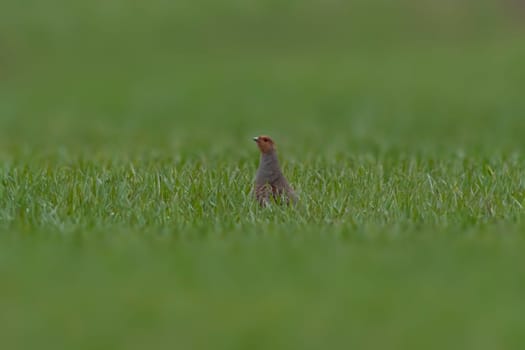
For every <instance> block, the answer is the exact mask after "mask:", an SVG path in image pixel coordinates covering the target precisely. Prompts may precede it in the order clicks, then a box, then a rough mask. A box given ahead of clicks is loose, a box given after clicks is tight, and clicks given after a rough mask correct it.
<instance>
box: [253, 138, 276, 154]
mask: <svg viewBox="0 0 525 350" xmlns="http://www.w3.org/2000/svg"><path fill="white" fill-rule="evenodd" d="M254 141H255V142H257V146H258V147H259V149H260V150H261V152H262V153H270V152H271V151H273V150H274V149H275V144H274V143H273V140H272V138H271V137H269V136H265V135H262V136H259V137H256V138H254Z"/></svg>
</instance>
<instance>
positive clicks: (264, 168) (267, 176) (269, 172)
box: [256, 151, 281, 182]
mask: <svg viewBox="0 0 525 350" xmlns="http://www.w3.org/2000/svg"><path fill="white" fill-rule="evenodd" d="M280 174H281V168H280V166H279V160H278V159H277V152H275V151H272V152H270V153H263V154H262V155H261V161H260V163H259V170H258V171H257V178H256V181H257V182H272V181H274V180H275V179H277V178H279V176H280Z"/></svg>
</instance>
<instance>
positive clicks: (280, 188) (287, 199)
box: [253, 135, 298, 207]
mask: <svg viewBox="0 0 525 350" xmlns="http://www.w3.org/2000/svg"><path fill="white" fill-rule="evenodd" d="M253 141H255V142H256V143H257V146H258V147H259V150H260V151H261V158H260V163H259V168H258V169H257V173H256V175H255V186H254V196H255V199H256V200H257V202H259V205H260V206H261V207H266V206H267V205H268V204H269V203H270V200H272V199H273V200H274V201H275V202H277V203H286V204H290V203H292V204H295V203H297V200H298V198H297V195H296V194H295V192H294V190H293V189H292V187H291V186H290V184H289V183H288V180H286V178H285V177H284V175H283V173H282V171H281V167H280V165H279V160H278V159H277V150H276V147H275V143H274V142H273V140H272V138H271V137H270V136H266V135H262V136H257V137H254V138H253Z"/></svg>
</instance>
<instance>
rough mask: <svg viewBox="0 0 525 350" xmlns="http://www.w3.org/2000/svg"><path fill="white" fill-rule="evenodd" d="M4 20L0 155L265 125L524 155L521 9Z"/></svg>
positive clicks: (345, 7)
mask: <svg viewBox="0 0 525 350" xmlns="http://www.w3.org/2000/svg"><path fill="white" fill-rule="evenodd" d="M0 16H1V17H0V44H1V47H0V52H1V56H0V64H1V73H2V75H1V85H0V89H1V90H0V99H1V100H0V102H1V104H0V106H1V108H2V110H1V119H0V123H1V124H0V130H1V131H0V132H1V134H0V139H1V143H2V146H3V147H2V149H3V150H6V149H10V148H17V147H21V146H22V145H24V146H27V147H29V148H30V149H34V148H38V149H42V147H44V148H50V149H54V148H57V147H60V146H66V147H68V148H70V147H75V148H77V147H79V148H86V149H88V150H89V151H93V150H108V149H109V150H115V149H124V150H125V151H126V152H129V151H130V150H129V148H130V147H133V146H137V147H138V148H139V149H140V150H142V149H144V148H150V149H151V148H161V149H166V148H169V149H170V150H177V149H178V148H191V150H192V151H195V152H199V151H209V149H210V148H213V147H217V146H218V147H224V148H225V149H231V150H233V151H237V150H238V149H243V148H245V147H247V146H246V142H245V141H246V139H247V137H248V136H251V135H252V134H256V133H261V132H266V133H269V134H272V135H273V136H274V137H275V138H276V139H278V140H281V143H284V145H286V146H287V147H288V146H289V147H294V145H293V142H292V140H297V139H303V140H304V139H307V140H308V141H307V142H305V143H304V144H303V143H299V144H298V145H297V149H301V148H303V149H304V147H305V145H306V147H308V151H311V152H314V151H316V150H315V148H319V147H322V148H323V149H325V148H329V147H330V146H333V145H334V143H336V144H337V145H338V146H337V147H339V145H341V143H344V144H346V145H348V146H352V147H358V148H362V149H365V150H370V149H375V147H381V146H387V147H399V148H402V149H407V150H410V151H413V150H414V149H420V148H424V147H428V148H435V147H439V146H442V147H446V148H451V149H454V150H456V149H457V148H461V147H489V148H495V147H496V148H506V149H515V148H521V146H522V141H521V140H522V137H521V135H523V133H524V131H525V120H524V118H522V112H523V110H524V103H525V102H523V98H522V91H523V90H524V88H525V86H524V79H523V73H524V72H523V64H522V63H523V59H524V53H525V47H524V45H523V44H522V42H523V35H522V33H523V18H524V17H523V16H524V14H523V8H522V6H521V7H520V4H519V2H513V1H467V0H464V1H440V2H437V1H430V0H429V1H410V0H404V1H386V0H385V1H382V0H375V1H357V0H355V1H335V0H334V1H157V0H155V1H151V2H149V3H148V4H145V3H139V2H130V1H89V2H88V1H68V2H66V1H58V0H55V1H46V2H41V1H24V2H19V1H16V2H9V1H8V2H7V3H4V5H2V11H1V14H0ZM210 137H218V138H219V139H220V142H215V143H213V142H209V138H210ZM494 139H497V141H494ZM339 148H341V147H339ZM294 150H295V149H294ZM317 151H318V152H322V151H323V150H322V149H319V150H317ZM4 153H5V152H4Z"/></svg>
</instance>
